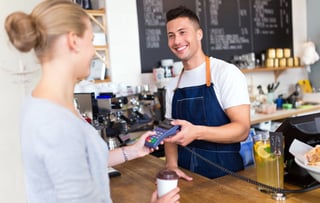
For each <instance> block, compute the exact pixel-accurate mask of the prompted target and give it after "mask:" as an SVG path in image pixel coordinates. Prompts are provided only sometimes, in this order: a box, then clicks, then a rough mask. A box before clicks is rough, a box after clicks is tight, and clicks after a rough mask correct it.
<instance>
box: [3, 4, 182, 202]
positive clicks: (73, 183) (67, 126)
mask: <svg viewBox="0 0 320 203" xmlns="http://www.w3.org/2000/svg"><path fill="white" fill-rule="evenodd" d="M5 29H6V31H7V33H8V36H9V39H10V41H11V43H12V44H13V46H15V47H16V48H17V49H18V50H19V51H21V52H29V51H31V50H32V49H33V50H34V52H35V54H36V56H37V58H38V60H39V63H40V64H41V66H42V76H41V79H40V81H39V83H38V84H37V85H36V87H35V88H34V90H33V91H32V93H31V95H30V96H28V97H27V98H26V99H25V101H24V106H23V111H22V117H21V143H22V155H23V161H24V169H25V177H26V181H25V182H26V189H27V198H28V202H31V203H37V202H46V203H50V202H77V203H79V202H88V203H98V202H112V200H111V197H110V188H109V177H108V174H107V167H108V166H114V165H116V164H120V163H123V162H125V161H128V160H131V159H135V158H139V157H143V156H145V155H147V154H149V153H151V152H152V151H153V150H152V149H149V148H147V147H145V146H144V141H145V138H146V137H147V136H149V135H152V134H153V132H147V133H145V134H144V135H142V136H141V138H140V140H139V141H137V142H136V143H135V144H134V145H131V146H126V147H122V148H117V149H115V150H112V151H108V149H107V145H106V143H105V142H104V141H103V140H102V138H101V137H100V136H99V134H98V132H97V131H96V130H95V128H93V127H92V126H91V125H90V124H88V123H87V122H86V121H85V120H84V119H83V118H82V117H81V115H79V113H78V112H77V110H76V109H75V107H74V104H73V92H74V86H75V84H76V83H77V82H78V81H80V80H82V79H84V78H86V77H87V76H88V75H89V67H90V61H91V59H92V57H93V56H94V54H95V49H94V46H93V44H92V41H93V32H92V26H91V23H90V19H89V16H88V15H87V14H86V12H85V11H84V10H83V9H82V8H80V7H79V6H78V5H77V4H74V3H72V2H71V1H68V0H45V1H41V3H39V4H38V5H37V6H36V7H35V8H34V9H33V11H32V12H31V14H26V13H24V12H14V13H12V14H10V15H9V16H8V17H7V18H6V22H5ZM178 192H179V189H178V188H176V189H174V190H173V191H171V192H170V193H168V195H166V196H165V197H163V198H161V199H157V193H156V191H155V192H154V193H153V195H152V197H151V202H177V201H178V199H179V194H178ZM124 194H125V191H124Z"/></svg>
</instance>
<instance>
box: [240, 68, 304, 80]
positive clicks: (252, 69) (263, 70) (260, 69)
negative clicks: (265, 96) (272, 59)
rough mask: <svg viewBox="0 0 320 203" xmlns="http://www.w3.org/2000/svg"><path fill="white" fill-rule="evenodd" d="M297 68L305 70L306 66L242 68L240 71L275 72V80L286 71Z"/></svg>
mask: <svg viewBox="0 0 320 203" xmlns="http://www.w3.org/2000/svg"><path fill="white" fill-rule="evenodd" d="M296 68H304V66H290V67H272V68H269V67H255V68H242V69H240V70H241V71H242V72H243V73H255V72H270V71H273V72H274V77H275V80H277V79H278V77H279V75H280V74H281V73H282V72H283V71H285V70H290V69H296Z"/></svg>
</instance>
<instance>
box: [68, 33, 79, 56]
mask: <svg viewBox="0 0 320 203" xmlns="http://www.w3.org/2000/svg"><path fill="white" fill-rule="evenodd" d="M67 43H68V46H69V48H70V50H73V51H76V52H79V48H78V36H77V35H76V34H75V33H74V32H69V33H68V35H67Z"/></svg>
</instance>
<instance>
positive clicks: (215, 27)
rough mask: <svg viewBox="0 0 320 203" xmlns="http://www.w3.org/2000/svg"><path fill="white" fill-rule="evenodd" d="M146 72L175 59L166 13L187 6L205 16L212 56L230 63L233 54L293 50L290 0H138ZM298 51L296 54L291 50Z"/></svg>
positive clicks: (203, 21) (207, 50)
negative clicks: (170, 46)
mask: <svg viewBox="0 0 320 203" xmlns="http://www.w3.org/2000/svg"><path fill="white" fill-rule="evenodd" d="M136 2H137V10H138V11H137V13H138V23H139V37H140V55H141V65H142V67H141V72H142V73H148V72H152V69H153V68H154V67H158V66H159V61H160V60H161V59H166V58H173V59H175V60H177V59H176V58H175V56H174V55H173V54H172V53H171V51H170V50H169V48H168V45H167V34H166V22H165V21H166V19H165V13H166V12H167V11H168V10H169V9H171V8H174V7H177V6H179V5H185V6H187V7H188V8H190V9H191V10H193V11H194V12H196V13H197V15H198V16H199V18H200V22H201V27H202V29H203V31H204V39H203V42H202V45H203V49H204V51H205V53H206V54H207V55H210V56H213V57H216V58H220V59H224V60H226V61H230V60H231V58H232V57H233V56H234V55H240V54H246V53H249V52H254V53H255V54H256V55H260V54H261V53H262V52H264V51H265V50H266V49H268V48H291V49H292V48H293V39H292V4H291V0H137V1H136ZM292 54H293V53H292Z"/></svg>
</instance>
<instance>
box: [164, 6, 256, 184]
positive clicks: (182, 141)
mask: <svg viewBox="0 0 320 203" xmlns="http://www.w3.org/2000/svg"><path fill="white" fill-rule="evenodd" d="M166 17H167V35H168V46H169V48H170V49H171V51H172V52H173V53H174V54H175V55H176V56H177V57H178V58H179V59H180V60H181V61H182V63H183V70H182V72H181V74H180V75H179V76H178V77H176V78H174V79H173V80H172V81H171V82H170V83H169V84H168V85H167V87H166V90H167V93H166V114H165V117H166V118H172V119H176V120H174V121H172V124H174V125H181V131H180V132H179V133H177V134H176V135H175V136H173V137H171V138H167V139H166V141H167V142H166V143H165V155H166V167H167V168H169V169H172V170H175V171H176V172H177V174H178V175H179V177H180V178H184V179H186V180H192V177H190V176H187V175H186V174H185V173H183V172H182V171H181V170H180V169H179V168H178V167H183V168H185V169H188V170H190V171H193V172H195V173H198V174H200V175H203V176H206V177H208V178H216V177H219V176H223V175H225V173H224V172H223V171H220V170H219V169H216V168H214V167H213V166H211V165H209V164H208V163H206V162H204V161H203V160H201V159H199V158H198V157H196V156H194V155H192V154H191V153H190V152H189V151H187V150H186V149H184V148H183V147H182V146H187V147H189V148H191V149H192V151H194V152H196V153H198V154H200V155H202V156H204V157H205V158H207V159H209V160H210V161H212V162H214V163H217V164H219V165H221V166H223V167H225V168H227V169H229V170H231V171H239V170H242V169H243V168H244V167H243V162H242V158H241V156H240V153H239V150H240V142H241V141H243V140H245V139H246V138H247V136H248V134H249V128H250V101H249V96H248V91H247V84H246V78H245V76H244V75H243V74H242V73H241V71H240V70H239V69H238V68H237V67H235V66H234V65H232V64H229V63H227V62H225V61H222V60H219V59H216V58H213V57H208V56H206V55H205V54H204V52H203V50H202V47H201V40H202V37H203V32H202V29H201V28H200V24H199V18H198V17H197V15H196V14H195V13H194V12H192V11H191V10H189V9H188V8H186V7H183V6H180V7H178V8H175V9H172V10H170V11H168V12H167V14H166Z"/></svg>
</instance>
